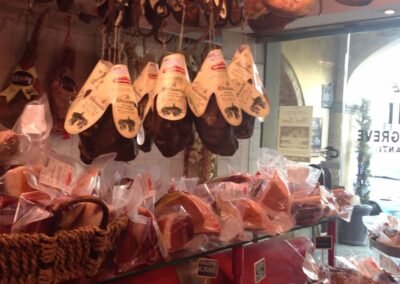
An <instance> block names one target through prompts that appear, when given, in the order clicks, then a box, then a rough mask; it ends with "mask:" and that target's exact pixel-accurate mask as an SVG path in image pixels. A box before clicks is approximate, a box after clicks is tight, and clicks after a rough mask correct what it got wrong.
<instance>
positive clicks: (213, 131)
mask: <svg viewBox="0 0 400 284" xmlns="http://www.w3.org/2000/svg"><path fill="white" fill-rule="evenodd" d="M194 123H195V125H196V130H197V132H198V133H199V136H200V139H201V141H202V142H203V144H204V146H205V147H206V148H207V149H208V150H209V151H210V152H212V153H214V154H218V155H221V156H232V155H233V154H234V153H235V152H236V150H237V149H238V147H239V142H238V140H237V138H236V136H235V134H234V132H233V126H231V125H230V124H229V123H228V122H227V121H226V120H225V118H224V117H223V115H222V113H221V111H220V110H219V107H218V104H217V100H216V98H215V95H212V96H211V98H210V100H209V102H208V105H207V109H206V111H205V113H204V114H203V115H202V116H201V117H195V118H194Z"/></svg>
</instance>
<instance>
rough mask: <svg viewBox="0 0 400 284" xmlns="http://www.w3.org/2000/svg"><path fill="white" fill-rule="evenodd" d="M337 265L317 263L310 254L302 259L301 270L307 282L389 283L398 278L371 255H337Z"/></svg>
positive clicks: (397, 281) (339, 283)
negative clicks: (346, 256)
mask: <svg viewBox="0 0 400 284" xmlns="http://www.w3.org/2000/svg"><path fill="white" fill-rule="evenodd" d="M336 260H337V267H330V266H326V265H323V264H317V263H316V261H315V260H314V259H313V257H312V256H311V255H310V254H307V255H306V257H305V259H304V265H303V271H304V273H305V274H306V275H307V276H308V278H309V282H308V283H334V284H347V283H354V284H391V283H399V279H398V278H395V277H394V275H392V274H391V273H389V272H387V271H386V270H384V269H383V268H382V267H381V266H379V265H378V263H376V262H375V260H374V259H373V258H371V257H364V258H357V257H351V258H345V257H342V256H337V257H336Z"/></svg>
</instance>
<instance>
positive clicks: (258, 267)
mask: <svg viewBox="0 0 400 284" xmlns="http://www.w3.org/2000/svg"><path fill="white" fill-rule="evenodd" d="M265 274H266V273H265V258H262V259H260V260H258V261H256V262H255V263H254V282H255V283H259V282H260V281H261V280H263V279H264V278H265Z"/></svg>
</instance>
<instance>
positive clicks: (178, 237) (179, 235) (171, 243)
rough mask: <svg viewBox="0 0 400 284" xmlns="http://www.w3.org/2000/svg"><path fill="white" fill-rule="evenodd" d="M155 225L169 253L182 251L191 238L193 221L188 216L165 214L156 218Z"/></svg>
mask: <svg viewBox="0 0 400 284" xmlns="http://www.w3.org/2000/svg"><path fill="white" fill-rule="evenodd" d="M157 223H158V226H159V227H160V231H161V234H162V235H163V239H164V242H165V243H166V247H167V249H168V251H170V252H174V251H178V250H181V249H183V248H184V246H185V245H186V244H187V243H188V242H189V241H190V240H191V239H192V238H193V235H194V231H193V221H192V218H191V217H190V215H189V214H180V213H177V212H170V213H166V214H163V215H161V216H160V217H158V218H157Z"/></svg>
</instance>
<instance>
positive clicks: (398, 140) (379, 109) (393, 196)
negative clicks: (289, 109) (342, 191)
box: [342, 39, 400, 216]
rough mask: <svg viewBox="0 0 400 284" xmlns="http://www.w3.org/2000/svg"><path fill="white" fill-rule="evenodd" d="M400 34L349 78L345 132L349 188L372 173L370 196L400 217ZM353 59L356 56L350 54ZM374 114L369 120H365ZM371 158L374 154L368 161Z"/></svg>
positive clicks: (368, 181)
mask: <svg viewBox="0 0 400 284" xmlns="http://www.w3.org/2000/svg"><path fill="white" fill-rule="evenodd" d="M399 51H400V39H397V40H394V41H392V42H390V43H389V44H386V45H385V46H383V47H381V48H379V49H378V50H375V51H372V52H371V55H369V56H368V57H367V58H366V59H365V60H363V61H362V63H361V64H359V65H358V67H357V68H355V69H354V71H353V72H352V74H351V75H350V77H349V80H348V83H347V86H346V88H345V93H344V101H345V113H344V120H343V129H344V131H343V132H342V149H343V151H344V155H343V159H344V161H343V165H345V167H343V171H342V177H343V182H344V185H345V186H346V188H354V189H355V190H357V183H358V181H359V179H360V178H357V177H360V175H361V174H362V173H364V174H365V175H366V180H365V181H364V182H365V185H366V188H367V189H368V190H369V196H367V198H369V199H370V200H373V201H375V202H377V203H378V204H379V206H380V207H381V209H382V211H384V212H386V213H390V214H393V215H397V216H400V167H399V165H400V76H399V74H400V52H399ZM350 61H351V57H350ZM363 119H364V122H365V119H367V120H368V119H369V120H370V123H369V125H366V124H365V123H364V124H363V122H362V120H363ZM360 159H361V160H364V162H360ZM365 159H369V161H368V162H367V163H366V162H365V161H366V160H365Z"/></svg>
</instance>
